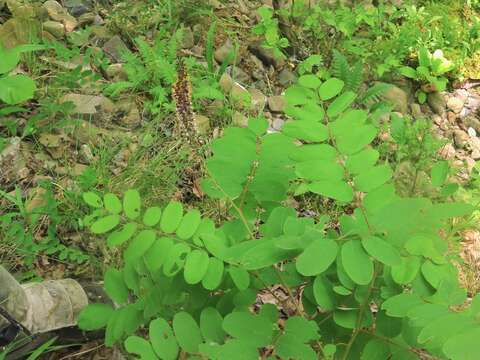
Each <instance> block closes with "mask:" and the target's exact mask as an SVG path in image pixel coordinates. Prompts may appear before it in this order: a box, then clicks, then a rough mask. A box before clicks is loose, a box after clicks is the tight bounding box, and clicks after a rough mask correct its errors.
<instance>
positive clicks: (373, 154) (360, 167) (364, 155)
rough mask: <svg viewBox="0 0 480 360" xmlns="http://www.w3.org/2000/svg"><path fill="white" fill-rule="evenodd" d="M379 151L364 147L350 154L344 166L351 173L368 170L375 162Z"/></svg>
mask: <svg viewBox="0 0 480 360" xmlns="http://www.w3.org/2000/svg"><path fill="white" fill-rule="evenodd" d="M379 157H380V153H379V152H378V151H377V150H374V149H365V150H363V151H360V152H359V153H356V154H354V155H350V156H349V157H348V158H347V161H346V163H345V167H346V168H347V170H348V171H349V172H350V173H352V174H360V173H364V172H368V171H370V169H371V168H372V167H373V166H374V165H375V164H376V162H377V160H378V158H379Z"/></svg>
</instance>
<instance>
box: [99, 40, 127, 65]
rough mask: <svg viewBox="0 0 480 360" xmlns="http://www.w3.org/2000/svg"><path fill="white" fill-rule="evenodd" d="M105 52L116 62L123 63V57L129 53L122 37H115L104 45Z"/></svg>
mask: <svg viewBox="0 0 480 360" xmlns="http://www.w3.org/2000/svg"><path fill="white" fill-rule="evenodd" d="M102 49H103V51H105V52H106V53H107V54H108V55H110V56H111V57H112V58H113V59H114V60H115V61H116V62H118V63H119V62H123V57H122V55H123V54H124V53H126V52H129V50H128V47H127V45H125V43H124V42H123V40H122V39H121V38H120V36H118V35H115V36H114V37H112V38H111V39H110V40H108V41H107V42H106V43H105V44H104V45H103V48H102Z"/></svg>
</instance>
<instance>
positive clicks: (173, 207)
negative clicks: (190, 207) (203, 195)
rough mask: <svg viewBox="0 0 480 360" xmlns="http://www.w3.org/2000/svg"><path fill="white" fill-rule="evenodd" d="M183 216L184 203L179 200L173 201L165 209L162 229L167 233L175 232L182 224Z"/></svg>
mask: <svg viewBox="0 0 480 360" xmlns="http://www.w3.org/2000/svg"><path fill="white" fill-rule="evenodd" d="M182 216H183V205H182V204H181V203H179V202H178V201H172V202H170V203H168V205H167V206H166V207H165V209H164V210H163V215H162V220H161V221H160V229H162V231H163V232H165V233H167V234H173V233H174V232H175V230H176V229H177V228H178V226H179V225H180V222H181V221H182Z"/></svg>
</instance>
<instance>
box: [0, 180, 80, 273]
mask: <svg viewBox="0 0 480 360" xmlns="http://www.w3.org/2000/svg"><path fill="white" fill-rule="evenodd" d="M0 198H3V199H5V200H6V201H7V202H8V205H7V206H6V207H5V209H2V210H3V211H2V214H1V215H0V238H1V242H2V245H4V246H6V247H8V248H10V249H14V251H15V253H17V254H18V256H20V257H21V258H22V261H23V263H24V265H25V266H27V267H30V266H31V265H32V264H33V262H34V260H35V259H36V257H37V256H38V255H48V256H53V255H56V257H57V258H58V259H59V260H61V261H67V260H68V261H73V262H75V263H78V264H81V263H83V262H85V261H87V260H88V259H89V257H88V256H87V255H86V254H84V253H83V252H82V251H80V250H79V249H76V248H74V247H68V246H66V245H64V244H62V243H61V242H60V240H59V239H58V237H57V226H58V225H59V224H60V223H61V221H62V220H63V217H62V215H61V214H60V212H59V210H58V204H57V202H56V200H55V198H54V197H53V192H52V189H51V186H50V185H48V184H42V186H41V187H38V188H36V191H35V193H34V195H33V196H32V198H31V199H29V201H27V200H24V199H23V198H22V193H21V191H20V189H19V188H17V189H16V190H15V194H14V195H10V194H7V193H6V192H4V191H2V190H0ZM36 202H38V204H35V203H36Z"/></svg>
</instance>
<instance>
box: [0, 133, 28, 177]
mask: <svg viewBox="0 0 480 360" xmlns="http://www.w3.org/2000/svg"><path fill="white" fill-rule="evenodd" d="M20 145H21V139H20V138H19V137H13V138H10V139H9V143H8V144H7V145H6V146H5V147H4V148H3V150H2V151H1V152H0V184H1V185H7V184H10V183H12V182H19V181H21V180H24V179H26V178H27V176H28V175H29V173H30V170H29V169H28V167H27V165H26V164H27V161H26V159H25V157H24V155H23V153H22V150H21V148H20Z"/></svg>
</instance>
